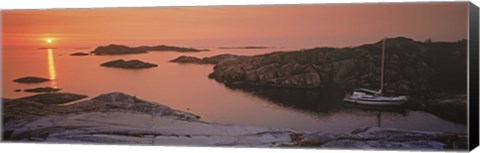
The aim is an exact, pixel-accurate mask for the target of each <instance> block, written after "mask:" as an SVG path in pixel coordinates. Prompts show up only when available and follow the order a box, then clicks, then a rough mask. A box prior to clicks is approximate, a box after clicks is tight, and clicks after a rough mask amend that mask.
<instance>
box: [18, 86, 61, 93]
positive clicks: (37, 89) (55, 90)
mask: <svg viewBox="0 0 480 153" xmlns="http://www.w3.org/2000/svg"><path fill="white" fill-rule="evenodd" d="M60 90H62V89H60V88H52V87H40V88H33V89H25V90H23V91H24V92H36V93H39V92H57V91H60Z"/></svg>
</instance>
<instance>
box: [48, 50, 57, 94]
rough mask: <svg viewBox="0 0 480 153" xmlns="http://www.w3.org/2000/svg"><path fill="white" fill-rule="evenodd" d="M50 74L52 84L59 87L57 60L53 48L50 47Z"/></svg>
mask: <svg viewBox="0 0 480 153" xmlns="http://www.w3.org/2000/svg"><path fill="white" fill-rule="evenodd" d="M48 74H49V76H50V80H52V81H51V82H52V84H51V86H52V87H54V88H56V87H57V83H56V81H55V79H56V77H57V73H56V72H55V62H54V60H53V50H52V49H48Z"/></svg>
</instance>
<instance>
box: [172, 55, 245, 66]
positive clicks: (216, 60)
mask: <svg viewBox="0 0 480 153" xmlns="http://www.w3.org/2000/svg"><path fill="white" fill-rule="evenodd" d="M244 57H247V56H239V55H232V54H221V55H215V56H211V57H205V58H202V59H200V58H197V57H192V56H180V57H177V58H175V59H173V60H170V62H174V63H193V64H217V63H220V62H221V61H228V60H236V59H238V58H244Z"/></svg>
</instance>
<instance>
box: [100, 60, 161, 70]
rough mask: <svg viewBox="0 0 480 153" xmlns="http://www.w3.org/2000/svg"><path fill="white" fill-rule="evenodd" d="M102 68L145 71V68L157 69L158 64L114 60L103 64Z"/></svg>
mask: <svg viewBox="0 0 480 153" xmlns="http://www.w3.org/2000/svg"><path fill="white" fill-rule="evenodd" d="M100 66H104V67H115V68H124V69H143V68H152V67H157V66H158V65H157V64H152V63H147V62H143V61H140V60H129V61H125V60H123V59H118V60H113V61H109V62H106V63H103V64H101V65H100Z"/></svg>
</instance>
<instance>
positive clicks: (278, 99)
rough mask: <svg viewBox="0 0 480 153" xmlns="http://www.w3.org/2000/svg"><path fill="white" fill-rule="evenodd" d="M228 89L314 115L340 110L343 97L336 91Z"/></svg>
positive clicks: (264, 88) (236, 87) (237, 87)
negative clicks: (310, 112)
mask: <svg viewBox="0 0 480 153" xmlns="http://www.w3.org/2000/svg"><path fill="white" fill-rule="evenodd" d="M228 88H230V89H233V90H241V91H243V92H247V93H250V94H253V95H255V96H258V97H260V98H263V99H267V100H268V101H271V102H273V103H276V104H279V105H282V106H286V107H291V108H296V109H301V110H307V111H312V112H315V113H329V112H335V111H338V110H340V109H342V107H343V106H342V99H343V97H344V95H345V94H344V91H343V90H338V89H331V90H325V89H293V88H269V87H243V86H242V87H239V86H228Z"/></svg>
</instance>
